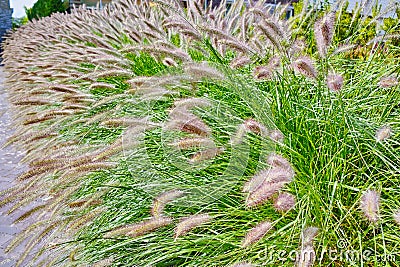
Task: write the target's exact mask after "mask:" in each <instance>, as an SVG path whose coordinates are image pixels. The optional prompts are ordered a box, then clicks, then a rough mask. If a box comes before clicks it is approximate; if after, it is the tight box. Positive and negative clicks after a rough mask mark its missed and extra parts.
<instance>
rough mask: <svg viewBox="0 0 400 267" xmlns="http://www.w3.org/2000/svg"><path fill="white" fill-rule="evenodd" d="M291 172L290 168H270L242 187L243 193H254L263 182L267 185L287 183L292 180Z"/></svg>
mask: <svg viewBox="0 0 400 267" xmlns="http://www.w3.org/2000/svg"><path fill="white" fill-rule="evenodd" d="M293 176H294V173H293V170H292V169H291V168H281V167H272V168H268V169H265V170H261V171H259V172H258V173H257V174H255V175H254V176H253V177H252V178H251V179H250V180H249V181H248V182H246V183H245V185H244V187H243V192H254V191H255V190H256V189H257V188H258V187H260V186H261V185H262V184H263V183H264V182H267V183H279V182H285V183H289V182H291V181H292V180H293Z"/></svg>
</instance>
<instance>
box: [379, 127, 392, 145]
mask: <svg viewBox="0 0 400 267" xmlns="http://www.w3.org/2000/svg"><path fill="white" fill-rule="evenodd" d="M391 135H392V129H391V128H390V127H389V126H383V127H382V128H379V129H378V130H377V131H376V135H375V138H376V141H378V142H381V141H383V140H385V139H387V138H389V137H390V136H391Z"/></svg>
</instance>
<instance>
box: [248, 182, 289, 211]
mask: <svg viewBox="0 0 400 267" xmlns="http://www.w3.org/2000/svg"><path fill="white" fill-rule="evenodd" d="M286 183H287V182H275V183H271V182H263V183H262V184H261V185H260V186H259V187H258V188H257V189H256V190H254V191H253V192H250V194H249V196H248V197H247V199H246V206H247V207H249V208H250V207H254V206H258V205H262V204H264V203H265V202H266V201H267V200H269V199H270V198H271V197H272V196H273V195H274V194H275V193H276V192H278V191H279V190H281V189H282V187H283V186H284V185H285V184H286Z"/></svg>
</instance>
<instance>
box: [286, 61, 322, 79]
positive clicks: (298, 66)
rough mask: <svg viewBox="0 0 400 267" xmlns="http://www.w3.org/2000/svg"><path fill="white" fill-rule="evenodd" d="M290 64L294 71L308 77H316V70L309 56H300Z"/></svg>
mask: <svg viewBox="0 0 400 267" xmlns="http://www.w3.org/2000/svg"><path fill="white" fill-rule="evenodd" d="M291 65H292V67H293V69H294V71H295V72H297V73H300V74H301V75H304V76H306V77H309V78H314V79H316V78H317V75H318V73H317V70H316V69H315V67H314V62H313V60H312V59H311V58H310V57H309V56H300V57H298V58H297V59H296V60H295V61H294V62H293V63H292V64H291Z"/></svg>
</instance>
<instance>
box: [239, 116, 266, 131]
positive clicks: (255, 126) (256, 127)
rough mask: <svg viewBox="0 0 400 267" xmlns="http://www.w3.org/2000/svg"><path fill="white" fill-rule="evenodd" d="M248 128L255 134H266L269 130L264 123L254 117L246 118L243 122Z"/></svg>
mask: <svg viewBox="0 0 400 267" xmlns="http://www.w3.org/2000/svg"><path fill="white" fill-rule="evenodd" d="M243 125H244V126H245V128H246V130H247V131H249V132H252V133H255V134H259V135H264V133H265V132H267V130H266V128H265V126H264V125H262V124H261V123H260V122H258V121H256V120H254V119H246V120H245V121H244V123H243Z"/></svg>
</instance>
